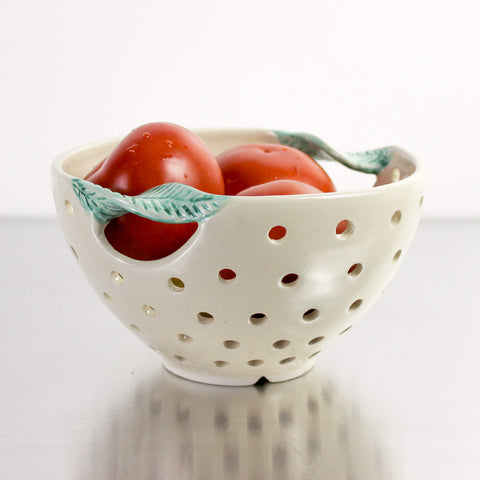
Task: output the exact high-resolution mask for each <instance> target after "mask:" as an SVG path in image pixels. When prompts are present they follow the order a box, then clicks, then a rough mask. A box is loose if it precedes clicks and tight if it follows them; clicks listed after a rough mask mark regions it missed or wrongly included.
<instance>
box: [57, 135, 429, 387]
mask: <svg viewBox="0 0 480 480" xmlns="http://www.w3.org/2000/svg"><path fill="white" fill-rule="evenodd" d="M197 133H198V134H199V135H200V137H202V138H203V139H204V141H205V142H206V143H207V145H209V147H210V148H211V149H212V151H213V152H214V153H219V152H221V151H224V150H226V149H227V148H230V147H232V146H235V145H239V144H242V143H250V142H254V141H257V142H270V143H272V142H273V141H275V138H276V137H275V136H274V135H273V134H272V133H271V132H268V131H261V130H245V131H238V130H235V131H233V130H232V131H229V130H209V131H201V132H197ZM119 140H120V139H110V140H105V141H100V142H96V143H92V144H89V145H86V146H83V147H80V148H76V149H74V150H71V151H69V152H67V153H65V154H63V155H61V156H60V157H58V158H57V159H56V161H55V162H54V164H53V167H52V178H53V191H54V198H55V204H56V209H57V214H58V218H59V220H60V223H61V226H62V229H63V231H64V234H65V238H66V241H67V242H68V244H69V246H70V248H71V250H72V252H73V254H74V256H75V258H76V259H77V260H78V263H79V265H80V267H81V269H82V270H83V272H84V274H85V275H86V277H87V278H88V280H89V282H90V283H91V285H92V287H93V289H94V291H95V292H96V293H97V295H98V296H99V297H100V299H101V300H102V301H103V302H104V303H105V305H106V306H107V307H108V308H109V309H110V310H111V311H112V312H113V313H114V314H115V315H116V316H117V317H118V319H119V320H120V321H121V322H122V323H123V324H124V325H125V326H126V327H127V328H128V329H130V331H131V332H132V333H134V334H135V335H136V336H137V337H138V338H139V339H140V340H142V341H143V342H144V343H145V344H146V345H148V346H149V347H150V348H151V349H153V350H154V351H156V352H158V353H160V354H161V356H162V360H163V364H164V366H165V367H166V368H167V369H168V370H170V371H172V372H173V373H175V374H177V375H180V376H182V377H185V378H189V379H191V380H196V381H199V382H204V383H213V384H220V385H249V384H254V383H255V382H256V381H257V380H258V379H259V378H261V377H265V378H266V379H268V380H269V381H271V382H278V381H283V380H287V379H290V378H293V377H296V376H299V375H301V374H303V373H305V372H307V371H308V370H309V369H310V368H311V367H312V366H313V364H314V358H313V357H314V356H315V355H317V354H318V353H320V352H321V351H322V350H324V348H325V347H326V346H327V345H328V344H329V343H330V342H332V341H333V340H335V339H337V338H339V337H340V336H341V335H343V334H344V333H345V332H346V331H347V330H349V329H350V328H351V327H352V326H353V325H355V324H356V322H357V321H358V320H359V318H360V317H361V316H363V315H364V313H365V312H366V311H367V310H368V309H369V308H370V306H371V305H372V304H373V303H374V302H375V300H376V299H377V298H378V296H379V295H380V293H381V292H382V290H383V289H384V288H385V286H386V285H387V283H388V282H389V281H390V279H391V278H392V276H393V274H394V273H395V271H396V270H397V268H398V265H399V264H400V263H401V261H402V258H403V257H404V255H405V252H406V250H407V248H408V246H409V245H410V242H411V240H412V238H413V235H414V232H415V230H416V227H417V224H418V221H419V218H420V207H421V204H422V201H423V188H424V173H423V168H422V166H421V165H420V164H419V162H418V161H416V160H415V159H413V158H412V157H411V156H410V155H408V154H407V153H406V152H404V151H403V150H401V149H398V148H394V147H391V148H390V153H391V155H390V160H389V164H388V165H387V166H386V167H385V168H384V169H383V170H382V171H381V172H380V173H379V174H378V176H377V177H378V179H377V186H375V187H371V188H368V189H362V190H357V191H351V192H343V193H342V192H337V193H328V194H308V195H291V196H275V197H273V196H266V197H230V198H228V199H227V201H225V202H224V203H223V204H222V206H221V208H219V210H218V211H217V212H216V213H215V214H213V215H211V216H209V217H208V218H206V219H205V220H203V221H201V222H199V228H198V229H197V231H196V232H195V234H194V235H193V236H192V237H191V238H190V239H189V241H188V242H187V243H186V244H185V245H184V246H183V247H182V248H181V249H179V250H178V251H177V252H175V253H174V254H172V255H170V256H169V257H167V258H164V259H160V260H156V261H148V262H145V261H137V260H133V259H130V258H128V257H125V256H123V255H122V254H120V253H118V252H116V251H115V250H114V249H113V248H112V247H111V246H110V245H109V243H108V242H107V241H106V239H105V237H104V234H103V230H104V227H105V225H104V224H101V223H100V222H98V221H97V220H96V219H95V217H94V215H93V214H92V213H91V212H90V211H88V209H86V208H85V205H84V203H82V202H81V201H80V199H79V196H78V195H77V193H78V192H77V193H76V192H75V191H74V182H75V180H76V179H78V178H83V177H84V176H85V174H86V173H87V172H88V171H89V170H90V169H91V168H92V167H93V166H94V165H96V164H97V163H98V162H99V161H100V160H102V159H103V158H104V157H105V156H106V155H108V153H109V152H110V151H111V150H112V149H113V147H114V146H115V145H116V143H118V141H119ZM345 221H347V222H348V223H347V222H345ZM340 222H343V223H342V225H343V227H344V228H343V229H342V230H343V233H341V234H337V225H338V224H339V223H340ZM345 225H346V228H345Z"/></svg>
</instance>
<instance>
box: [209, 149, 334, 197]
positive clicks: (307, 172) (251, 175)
mask: <svg viewBox="0 0 480 480" xmlns="http://www.w3.org/2000/svg"><path fill="white" fill-rule="evenodd" d="M217 160H218V163H219V164H220V167H221V169H222V173H223V178H224V181H225V193H226V194H227V195H236V194H237V193H238V192H241V191H242V190H245V189H246V188H249V187H251V186H253V185H259V184H262V183H267V182H271V181H273V180H297V181H299V182H303V183H308V184H310V185H312V186H314V187H316V188H318V189H319V190H321V191H322V192H334V191H335V186H334V185H333V183H332V181H331V180H330V177H329V176H328V175H327V174H326V172H325V170H323V168H322V167H321V166H320V165H319V164H318V163H317V162H315V160H313V159H312V158H311V157H309V156H308V155H306V154H305V153H303V152H301V151H300V150H297V149H295V148H291V147H286V146H284V145H277V144H249V145H240V146H238V147H234V148H231V149H230V150H227V151H226V152H223V153H222V154H220V155H219V156H218V157H217Z"/></svg>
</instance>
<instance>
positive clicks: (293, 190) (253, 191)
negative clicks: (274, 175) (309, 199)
mask: <svg viewBox="0 0 480 480" xmlns="http://www.w3.org/2000/svg"><path fill="white" fill-rule="evenodd" d="M304 193H322V191H321V190H319V189H318V188H315V187H313V186H312V185H309V184H308V183H303V182H298V181H297V180H274V181H273V182H267V183H262V184H260V185H254V186H253V187H249V188H246V189H245V190H242V191H241V192H238V193H237V196H243V197H246V196H263V195H298V194H304Z"/></svg>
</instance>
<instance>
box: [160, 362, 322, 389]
mask: <svg viewBox="0 0 480 480" xmlns="http://www.w3.org/2000/svg"><path fill="white" fill-rule="evenodd" d="M314 365H315V360H314V359H313V358H312V359H310V360H307V361H306V362H304V363H302V364H301V365H296V366H295V367H293V368H289V369H285V370H283V371H282V373H281V374H278V373H276V374H268V373H265V372H259V373H257V374H255V375H253V374H252V375H243V376H238V377H234V376H231V377H230V376H222V375H212V374H211V373H210V372H206V371H204V370H200V369H195V368H192V367H185V366H183V365H178V364H176V363H174V362H170V361H169V360H165V359H164V360H163V366H164V368H166V369H167V370H168V371H169V372H171V373H173V374H175V375H177V376H179V377H182V378H186V379H187V380H192V381H194V382H199V383H207V384H210V385H223V386H232V387H233V386H238V387H240V386H248V385H254V384H255V383H257V382H258V380H260V379H261V378H265V379H267V380H268V381H269V382H271V383H277V382H284V381H286V380H291V379H293V378H297V377H300V376H301V375H304V374H305V373H307V372H308V371H310V370H311V369H312V368H313V366H314Z"/></svg>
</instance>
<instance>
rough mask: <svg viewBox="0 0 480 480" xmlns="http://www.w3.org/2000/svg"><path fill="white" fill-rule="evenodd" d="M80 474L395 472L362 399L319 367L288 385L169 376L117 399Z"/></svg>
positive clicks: (371, 479)
mask: <svg viewBox="0 0 480 480" xmlns="http://www.w3.org/2000/svg"><path fill="white" fill-rule="evenodd" d="M94 437H95V440H93V441H92V449H91V452H90V460H89V461H88V462H87V464H85V465H84V469H82V471H81V472H80V474H79V478H83V479H85V478H101V479H104V480H111V479H136V480H143V479H176V480H180V479H210V480H217V479H223V478H228V479H249V480H250V479H252V480H253V479H289V480H290V479H295V480H300V479H327V480H340V479H345V480H347V479H357V480H376V479H378V480H386V479H392V478H395V477H394V476H393V474H392V471H390V470H392V469H391V466H389V464H388V461H387V459H386V458H385V456H384V454H382V453H381V452H382V449H381V439H380V438H378V436H377V435H376V433H375V430H374V428H372V427H371V426H370V427H369V425H368V421H367V420H366V418H365V415H363V414H362V413H361V412H360V411H359V408H358V406H357V405H356V404H355V401H354V399H350V398H347V397H345V396H344V395H342V393H341V391H340V390H339V389H338V388H337V387H336V386H335V385H334V384H333V383H332V381H330V380H329V379H328V378H324V377H323V376H322V374H321V372H320V370H319V369H314V370H313V371H311V372H310V373H309V374H307V375H305V376H304V377H301V378H298V379H295V380H291V381H288V382H283V383H277V384H270V383H265V384H263V385H257V386H253V387H217V386H211V385H203V384H198V383H194V382H190V381H188V380H184V379H181V378H179V377H176V376H175V375H172V374H171V373H169V372H167V371H166V370H162V371H160V372H159V373H158V374H157V375H155V376H153V377H152V378H150V380H149V381H145V382H144V383H143V384H140V387H139V388H138V389H137V390H136V391H134V393H133V395H132V396H131V398H126V399H118V403H115V404H112V405H111V416H110V418H107V419H106V422H105V423H104V424H103V425H99V426H98V431H96V432H94Z"/></svg>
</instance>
